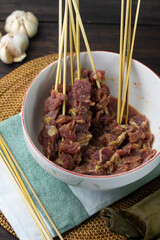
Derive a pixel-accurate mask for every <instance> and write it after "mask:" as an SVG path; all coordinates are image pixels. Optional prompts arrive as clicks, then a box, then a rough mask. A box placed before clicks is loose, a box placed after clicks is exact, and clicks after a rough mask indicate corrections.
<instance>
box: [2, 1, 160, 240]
mask: <svg viewBox="0 0 160 240" xmlns="http://www.w3.org/2000/svg"><path fill="white" fill-rule="evenodd" d="M136 2H137V1H136V0H133V3H134V9H133V11H134V10H135V5H136ZM17 9H18V10H25V11H31V12H33V13H34V14H35V15H36V16H37V17H38V19H39V22H40V24H39V30H38V34H37V35H36V36H35V37H34V38H33V39H31V40H30V45H29V48H28V51H27V55H28V56H27V58H26V59H25V60H24V61H23V62H22V63H15V64H11V65H6V64H4V63H2V62H1V61H0V78H2V77H3V76H5V75H6V74H7V73H9V72H10V71H12V70H14V69H15V68H17V67H19V66H21V64H23V63H25V62H28V61H30V60H32V59H34V58H37V57H41V56H44V55H48V54H51V53H56V52H57V28H58V25H57V19H58V14H57V13H58V0H31V1H30V0H0V31H1V32H2V33H3V34H5V32H4V24H5V19H6V17H7V16H8V15H9V14H10V13H11V12H12V11H14V10H17ZM80 11H81V15H82V19H83V22H84V26H85V29H86V32H87V36H88V40H89V43H90V46H91V49H92V50H105V51H112V52H118V51H119V22H120V0H98V1H97V0H87V1H86V0H80ZM81 50H82V51H84V50H85V46H84V43H83V41H82V42H81ZM133 57H134V58H135V59H137V60H139V61H141V62H142V63H144V64H146V65H147V66H148V67H150V68H151V69H152V70H153V71H155V72H156V73H157V74H158V75H160V0H142V3H141V9H140V16H139V22H138V29H137V34H136V41H135V48H134V54H133ZM0 239H1V240H6V239H10V240H14V239H15V238H14V237H12V236H11V235H10V234H8V233H7V231H5V230H4V229H3V228H2V227H0Z"/></svg>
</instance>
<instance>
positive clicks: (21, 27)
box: [19, 24, 27, 36]
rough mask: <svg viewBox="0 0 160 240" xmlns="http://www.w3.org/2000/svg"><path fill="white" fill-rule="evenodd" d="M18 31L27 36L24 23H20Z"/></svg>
mask: <svg viewBox="0 0 160 240" xmlns="http://www.w3.org/2000/svg"><path fill="white" fill-rule="evenodd" d="M19 32H20V33H23V34H25V35H26V36H27V30H26V28H25V26H24V24H21V25H20V28H19Z"/></svg>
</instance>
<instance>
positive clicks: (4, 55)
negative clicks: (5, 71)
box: [0, 46, 14, 64]
mask: <svg viewBox="0 0 160 240" xmlns="http://www.w3.org/2000/svg"><path fill="white" fill-rule="evenodd" d="M0 58H1V61H2V62H4V63H6V64H11V63H13V61H14V59H13V57H12V56H11V55H10V53H9V51H8V49H7V48H6V47H5V46H3V47H2V48H1V49H0Z"/></svg>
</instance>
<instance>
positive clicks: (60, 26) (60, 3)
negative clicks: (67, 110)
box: [58, 0, 62, 83]
mask: <svg viewBox="0 0 160 240" xmlns="http://www.w3.org/2000/svg"><path fill="white" fill-rule="evenodd" d="M61 35H62V0H59V45H58V47H59V48H58V52H60V43H61ZM61 65H62V61H61V60H60V69H61ZM61 75H62V72H61V71H60V73H59V83H61Z"/></svg>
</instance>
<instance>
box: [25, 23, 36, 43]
mask: <svg viewBox="0 0 160 240" xmlns="http://www.w3.org/2000/svg"><path fill="white" fill-rule="evenodd" d="M24 25H25V28H26V31H27V33H28V36H29V38H32V37H33V36H34V35H36V33H37V31H38V26H37V25H35V24H33V23H32V22H31V21H29V20H27V19H25V21H24Z"/></svg>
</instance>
